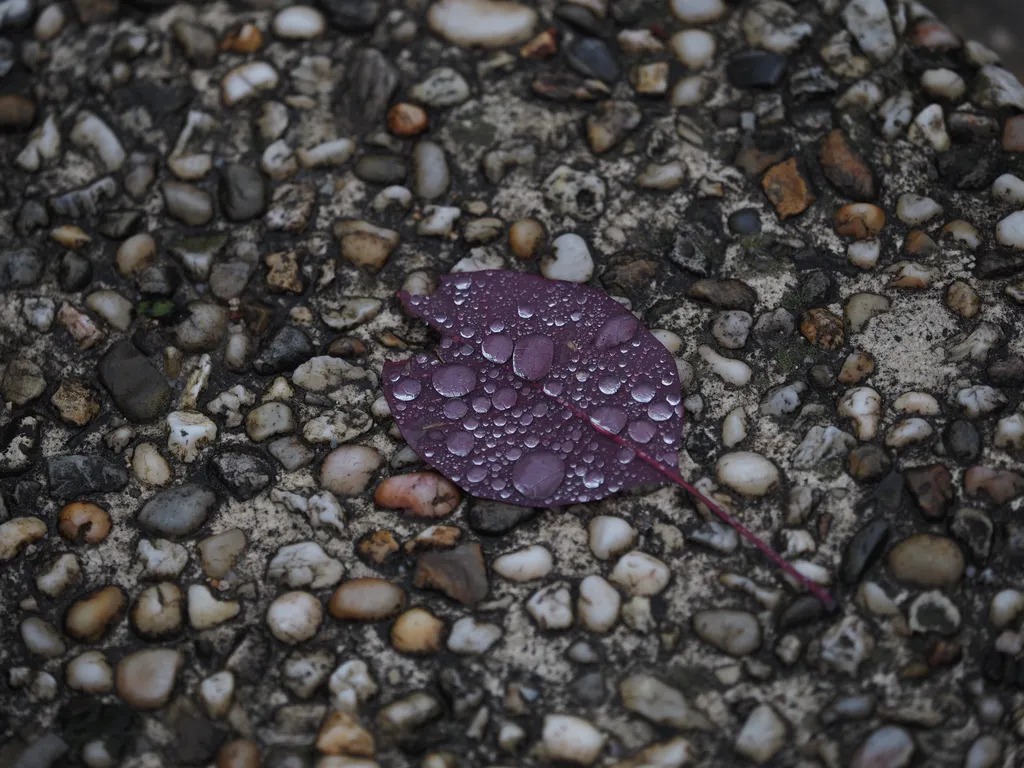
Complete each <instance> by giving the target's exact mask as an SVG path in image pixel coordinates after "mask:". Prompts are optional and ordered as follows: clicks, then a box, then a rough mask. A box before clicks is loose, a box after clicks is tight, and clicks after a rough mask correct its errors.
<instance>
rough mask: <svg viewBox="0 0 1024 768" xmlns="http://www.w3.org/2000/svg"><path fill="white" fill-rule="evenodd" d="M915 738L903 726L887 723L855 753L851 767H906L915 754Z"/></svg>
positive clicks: (874, 732) (872, 734)
mask: <svg viewBox="0 0 1024 768" xmlns="http://www.w3.org/2000/svg"><path fill="white" fill-rule="evenodd" d="M914 750H915V746H914V739H913V738H912V737H911V735H910V734H909V733H908V732H907V731H905V730H904V729H903V728H899V727H898V726H895V725H885V726H882V727H881V728H879V729H877V730H875V731H873V732H872V733H871V735H870V736H868V737H867V739H865V740H864V743H863V744H861V745H860V747H858V749H857V751H856V752H854V753H853V758H852V760H851V761H850V768H874V767H875V766H883V765H884V766H885V768H905V767H906V766H908V765H910V760H911V758H912V757H913V756H914Z"/></svg>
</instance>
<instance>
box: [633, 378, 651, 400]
mask: <svg viewBox="0 0 1024 768" xmlns="http://www.w3.org/2000/svg"><path fill="white" fill-rule="evenodd" d="M629 394H630V395H632V396H633V399H634V400H636V401H637V402H638V403H649V402H651V400H653V399H654V385H653V384H651V383H650V382H647V381H644V382H641V383H640V384H637V385H636V386H635V387H633V389H631V390H630V392H629Z"/></svg>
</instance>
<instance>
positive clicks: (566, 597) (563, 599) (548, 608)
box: [526, 581, 573, 629]
mask: <svg viewBox="0 0 1024 768" xmlns="http://www.w3.org/2000/svg"><path fill="white" fill-rule="evenodd" d="M526 611H527V613H529V614H530V616H532V617H533V620H534V621H536V622H537V625H538V626H539V627H540V628H541V629H568V628H569V627H571V626H572V618H573V617H572V594H570V592H569V586H568V585H567V584H566V583H565V582H562V581H558V582H555V583H554V584H549V585H548V586H546V587H543V588H541V589H538V590H537V591H536V592H534V593H533V594H532V595H530V599H529V600H527V601H526Z"/></svg>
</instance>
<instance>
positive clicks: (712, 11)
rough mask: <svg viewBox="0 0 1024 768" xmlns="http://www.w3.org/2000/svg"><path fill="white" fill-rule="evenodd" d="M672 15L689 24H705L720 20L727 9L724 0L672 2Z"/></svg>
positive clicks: (679, 0)
mask: <svg viewBox="0 0 1024 768" xmlns="http://www.w3.org/2000/svg"><path fill="white" fill-rule="evenodd" d="M670 4H671V6H672V13H674V14H675V15H676V18H678V19H679V20H680V21H682V22H685V23H687V24H704V23H707V22H709V21H715V20H716V19H720V18H721V17H722V16H723V15H724V14H725V12H726V10H727V7H726V5H725V3H724V2H722V0H671V3H670Z"/></svg>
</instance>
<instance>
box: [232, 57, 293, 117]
mask: <svg viewBox="0 0 1024 768" xmlns="http://www.w3.org/2000/svg"><path fill="white" fill-rule="evenodd" d="M279 80H280V78H279V77H278V74H277V70H276V69H274V68H273V67H272V66H270V65H269V64H267V63H266V62H265V61H250V62H247V63H246V64H242V65H240V66H238V67H235V68H234V69H232V70H231V71H230V72H228V73H227V74H226V75H224V79H223V80H221V83H220V85H221V95H222V98H223V99H224V105H225V106H227V107H233V106H235V105H236V104H239V103H241V102H243V101H245V100H247V99H251V98H254V97H255V96H257V95H258V94H259V93H260V92H261V91H270V90H273V89H274V88H276V87H277V84H278V81H279Z"/></svg>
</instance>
